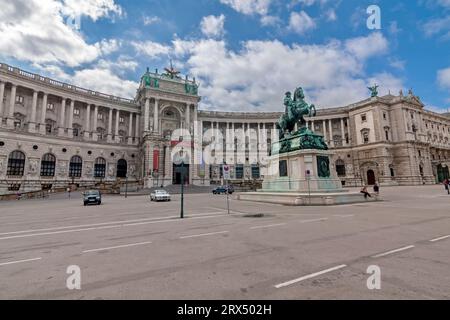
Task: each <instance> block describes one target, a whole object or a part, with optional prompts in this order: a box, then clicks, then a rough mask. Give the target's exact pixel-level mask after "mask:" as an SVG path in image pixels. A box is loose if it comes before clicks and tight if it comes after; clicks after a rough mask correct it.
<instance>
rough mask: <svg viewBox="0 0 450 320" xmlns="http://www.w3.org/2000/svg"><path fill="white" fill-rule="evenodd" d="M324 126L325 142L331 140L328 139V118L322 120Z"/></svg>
mask: <svg viewBox="0 0 450 320" xmlns="http://www.w3.org/2000/svg"><path fill="white" fill-rule="evenodd" d="M322 127H323V138H324V140H325V142H329V141H327V140H328V137H327V121H326V120H323V121H322Z"/></svg>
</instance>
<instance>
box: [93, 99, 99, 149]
mask: <svg viewBox="0 0 450 320" xmlns="http://www.w3.org/2000/svg"><path fill="white" fill-rule="evenodd" d="M97 125H98V106H97V105H94V124H93V125H92V140H94V141H98V133H97Z"/></svg>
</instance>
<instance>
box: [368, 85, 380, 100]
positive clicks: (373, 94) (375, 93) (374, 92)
mask: <svg viewBox="0 0 450 320" xmlns="http://www.w3.org/2000/svg"><path fill="white" fill-rule="evenodd" d="M378 88H379V86H378V85H374V86H372V87H367V89H369V90H370V96H371V97H372V98H375V97H378Z"/></svg>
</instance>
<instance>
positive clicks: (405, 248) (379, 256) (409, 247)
mask: <svg viewBox="0 0 450 320" xmlns="http://www.w3.org/2000/svg"><path fill="white" fill-rule="evenodd" d="M412 248H415V246H407V247H403V248H399V249H395V250H391V251H388V252H385V253H380V254H377V255H375V256H372V258H381V257H384V256H387V255H390V254H393V253H397V252H401V251H405V250H409V249H412Z"/></svg>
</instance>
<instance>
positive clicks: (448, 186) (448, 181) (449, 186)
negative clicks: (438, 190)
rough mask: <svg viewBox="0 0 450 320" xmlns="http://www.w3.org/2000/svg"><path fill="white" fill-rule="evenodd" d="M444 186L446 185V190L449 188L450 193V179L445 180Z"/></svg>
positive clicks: (449, 192)
mask: <svg viewBox="0 0 450 320" xmlns="http://www.w3.org/2000/svg"><path fill="white" fill-rule="evenodd" d="M444 187H445V190H447V194H450V180H448V179H445V180H444Z"/></svg>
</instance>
